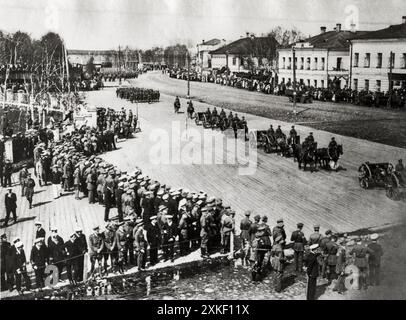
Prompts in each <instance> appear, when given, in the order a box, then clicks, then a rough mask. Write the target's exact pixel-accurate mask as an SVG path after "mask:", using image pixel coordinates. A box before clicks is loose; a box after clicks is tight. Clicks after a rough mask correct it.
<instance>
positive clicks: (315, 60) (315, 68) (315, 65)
mask: <svg viewBox="0 0 406 320" xmlns="http://www.w3.org/2000/svg"><path fill="white" fill-rule="evenodd" d="M313 69H314V70H317V69H318V59H317V58H314V68H313ZM315 81H316V82H317V80H315Z"/></svg>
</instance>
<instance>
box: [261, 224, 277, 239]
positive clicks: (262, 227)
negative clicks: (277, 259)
mask: <svg viewBox="0 0 406 320" xmlns="http://www.w3.org/2000/svg"><path fill="white" fill-rule="evenodd" d="M265 229H266V227H265V226H263V225H259V226H258V228H257V231H264V230H265ZM275 241H277V239H275Z"/></svg>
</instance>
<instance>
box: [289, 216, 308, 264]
mask: <svg viewBox="0 0 406 320" xmlns="http://www.w3.org/2000/svg"><path fill="white" fill-rule="evenodd" d="M302 229H303V223H301V222H300V223H298V224H297V230H296V231H293V233H292V236H291V237H290V241H292V242H293V252H294V260H295V271H297V272H302V271H303V252H304V247H305V245H306V243H307V241H306V238H305V235H304V233H303V231H302Z"/></svg>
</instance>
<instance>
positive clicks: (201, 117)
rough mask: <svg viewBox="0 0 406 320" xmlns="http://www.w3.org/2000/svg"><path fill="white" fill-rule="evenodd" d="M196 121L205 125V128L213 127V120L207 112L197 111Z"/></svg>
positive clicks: (197, 123)
mask: <svg viewBox="0 0 406 320" xmlns="http://www.w3.org/2000/svg"><path fill="white" fill-rule="evenodd" d="M195 123H196V125H198V126H201V125H203V127H204V128H205V129H208V128H211V127H212V125H211V121H210V118H209V117H208V115H207V113H206V112H196V114H195Z"/></svg>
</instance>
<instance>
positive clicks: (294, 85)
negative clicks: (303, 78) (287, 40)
mask: <svg viewBox="0 0 406 320" xmlns="http://www.w3.org/2000/svg"><path fill="white" fill-rule="evenodd" d="M292 53H293V114H294V115H296V113H297V111H296V95H297V92H296V51H295V48H294V47H292Z"/></svg>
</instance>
